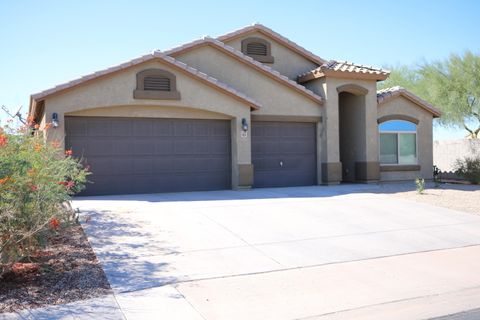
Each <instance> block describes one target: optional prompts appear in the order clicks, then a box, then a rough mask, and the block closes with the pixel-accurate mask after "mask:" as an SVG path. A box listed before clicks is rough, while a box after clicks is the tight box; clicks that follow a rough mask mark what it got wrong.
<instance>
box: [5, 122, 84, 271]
mask: <svg viewBox="0 0 480 320" xmlns="http://www.w3.org/2000/svg"><path fill="white" fill-rule="evenodd" d="M63 153H64V151H63V150H62V149H60V148H59V143H58V142H54V143H49V144H47V143H45V142H44V140H43V137H41V136H40V135H34V134H33V130H32V129H31V128H30V127H23V128H22V129H20V130H12V129H10V128H8V127H0V266H1V268H0V276H1V275H2V273H3V272H4V271H6V270H7V269H8V267H9V266H11V265H12V264H13V263H14V262H17V261H20V260H21V259H24V258H26V257H28V256H29V255H30V254H31V253H32V252H34V251H35V250H38V249H39V248H41V247H42V246H44V245H45V244H46V241H47V239H48V237H49V235H51V234H52V233H53V232H56V230H57V229H58V228H61V227H62V226H64V225H66V224H67V223H69V222H71V221H72V219H74V216H75V213H74V212H73V210H72V209H71V207H70V205H69V202H68V201H69V200H70V198H71V196H72V195H73V194H75V193H77V192H79V191H81V190H82V189H83V188H84V185H85V183H86V178H87V175H88V172H87V170H85V169H84V168H83V167H82V165H81V164H80V161H79V160H78V159H74V158H73V157H72V156H71V151H70V150H68V151H67V152H65V153H66V154H65V156H64V155H63Z"/></svg>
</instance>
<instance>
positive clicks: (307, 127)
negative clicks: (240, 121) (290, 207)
mask: <svg viewBox="0 0 480 320" xmlns="http://www.w3.org/2000/svg"><path fill="white" fill-rule="evenodd" d="M315 127H316V125H315V124H314V123H295V122H253V123H252V163H253V168H254V186H256V187H286V186H302V185H314V184H316V183H317V178H316V176H317V175H316V171H317V169H316V159H317V158H316V129H315Z"/></svg>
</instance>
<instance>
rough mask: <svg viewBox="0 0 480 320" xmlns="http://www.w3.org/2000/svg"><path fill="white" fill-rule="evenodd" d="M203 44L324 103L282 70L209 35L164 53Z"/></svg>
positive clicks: (174, 52) (177, 53) (184, 49)
mask: <svg viewBox="0 0 480 320" xmlns="http://www.w3.org/2000/svg"><path fill="white" fill-rule="evenodd" d="M201 45H212V46H214V47H216V48H218V49H220V50H223V51H224V52H227V53H229V54H230V55H232V56H234V57H236V58H237V59H238V60H240V61H242V62H244V63H246V64H248V65H250V66H252V67H254V68H256V69H257V70H259V71H261V72H263V73H265V74H267V75H268V76H270V77H271V78H272V79H274V80H277V81H279V82H281V83H283V84H285V85H287V86H289V87H291V88H293V89H295V90H296V91H298V92H300V93H302V94H304V95H306V96H307V97H309V98H310V99H312V100H314V101H315V102H319V103H323V99H322V97H320V96H319V95H317V94H315V93H314V92H313V91H311V90H309V89H307V88H305V87H304V86H302V85H300V84H298V83H297V82H295V81H292V80H290V79H289V78H288V77H286V76H284V75H282V74H281V73H280V72H278V71H276V70H274V69H272V68H270V67H269V66H267V65H265V64H263V63H260V62H258V61H257V60H255V59H253V58H252V57H249V56H247V55H245V54H243V53H242V52H241V51H239V50H237V49H235V48H232V47H230V46H228V45H226V44H225V43H223V42H221V41H219V40H217V39H214V38H211V37H208V36H206V37H203V38H202V39H199V40H195V41H192V42H190V43H186V44H184V45H181V46H179V47H176V48H172V49H169V50H166V51H163V53H164V54H166V55H169V56H174V57H175V56H178V55H179V54H181V53H182V52H184V51H187V50H190V49H193V48H195V47H198V46H201Z"/></svg>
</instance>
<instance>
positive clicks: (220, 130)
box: [210, 121, 230, 137]
mask: <svg viewBox="0 0 480 320" xmlns="http://www.w3.org/2000/svg"><path fill="white" fill-rule="evenodd" d="M210 128H211V130H212V135H213V136H217V137H230V122H229V121H222V122H217V123H214V124H212V126H211V127H210Z"/></svg>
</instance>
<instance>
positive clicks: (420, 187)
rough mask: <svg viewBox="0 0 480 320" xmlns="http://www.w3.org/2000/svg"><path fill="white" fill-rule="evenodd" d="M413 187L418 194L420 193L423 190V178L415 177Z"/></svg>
mask: <svg viewBox="0 0 480 320" xmlns="http://www.w3.org/2000/svg"><path fill="white" fill-rule="evenodd" d="M415 187H416V189H417V192H418V193H419V194H422V193H423V192H424V191H425V179H423V178H416V179H415Z"/></svg>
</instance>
